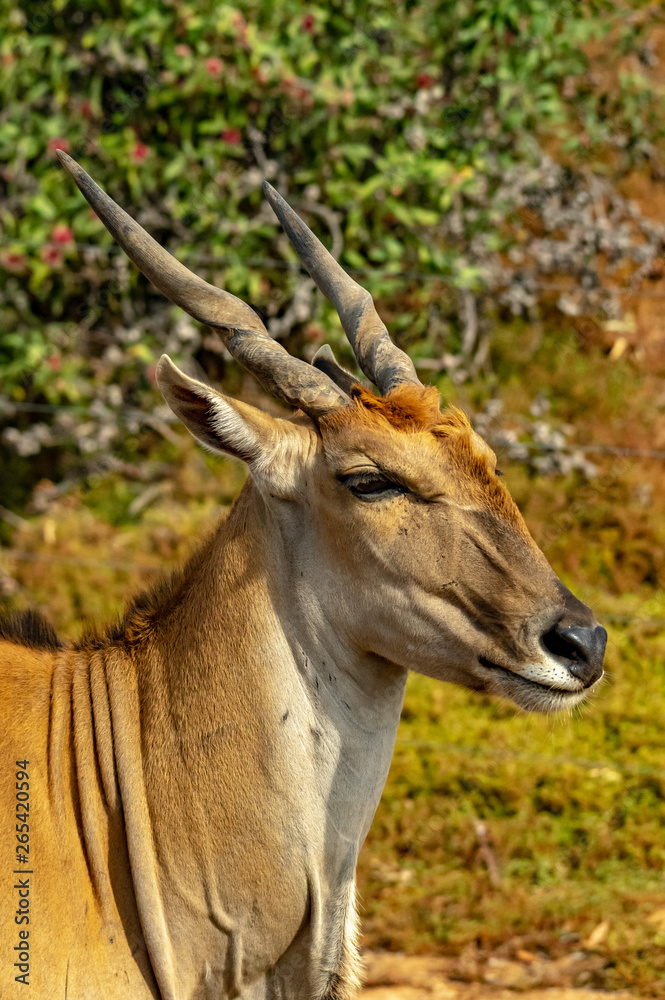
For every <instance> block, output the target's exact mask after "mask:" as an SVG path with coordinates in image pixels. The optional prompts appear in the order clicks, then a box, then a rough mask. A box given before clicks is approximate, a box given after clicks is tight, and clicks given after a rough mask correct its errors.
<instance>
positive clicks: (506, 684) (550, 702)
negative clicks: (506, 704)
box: [478, 656, 589, 712]
mask: <svg viewBox="0 0 665 1000" xmlns="http://www.w3.org/2000/svg"><path fill="white" fill-rule="evenodd" d="M478 662H479V663H480V665H481V667H483V668H484V671H488V672H489V673H490V676H489V677H487V678H486V683H487V686H488V688H490V689H494V691H495V693H496V694H502V695H505V696H507V697H509V698H511V699H512V700H513V701H514V702H516V704H518V705H519V706H520V707H521V708H526V709H527V710H528V711H531V712H556V711H558V710H559V709H562V708H573V707H574V706H575V705H578V704H579V703H580V702H581V701H583V700H584V698H586V697H587V695H588V693H589V688H584V687H582V686H580V687H579V688H570V687H558V686H557V685H556V684H555V683H551V682H547V681H544V682H543V681H537V680H534V679H532V678H529V677H525V676H524V675H522V674H518V673H515V671H514V670H509V669H508V668H507V667H502V666H501V665H500V664H498V663H493V662H492V660H488V659H487V657H486V656H479V657H478Z"/></svg>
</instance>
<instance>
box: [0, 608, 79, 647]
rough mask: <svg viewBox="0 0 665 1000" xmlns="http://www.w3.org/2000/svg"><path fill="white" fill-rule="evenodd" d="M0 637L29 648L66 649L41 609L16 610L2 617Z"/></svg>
mask: <svg viewBox="0 0 665 1000" xmlns="http://www.w3.org/2000/svg"><path fill="white" fill-rule="evenodd" d="M0 639H6V640H7V642H15V643H16V644H17V645H19V646H27V647H28V648H29V649H47V650H49V651H50V652H52V653H55V652H57V651H58V650H59V649H65V643H64V642H63V641H62V640H61V639H60V637H59V636H58V634H57V632H56V631H55V629H54V628H53V626H52V625H51V623H50V622H48V621H47V620H46V618H44V616H43V615H42V614H40V612H39V611H32V610H30V611H14V612H13V613H12V614H10V615H8V616H7V617H6V618H0Z"/></svg>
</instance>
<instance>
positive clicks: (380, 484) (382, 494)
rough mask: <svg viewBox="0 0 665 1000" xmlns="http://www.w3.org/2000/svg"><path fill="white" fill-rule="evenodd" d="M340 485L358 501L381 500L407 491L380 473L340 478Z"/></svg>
mask: <svg viewBox="0 0 665 1000" xmlns="http://www.w3.org/2000/svg"><path fill="white" fill-rule="evenodd" d="M340 479H341V482H342V485H344V486H346V487H347V489H349V490H350V491H351V492H352V493H353V495H354V496H355V497H358V498H359V499H360V500H381V499H385V498H386V497H388V496H391V495H393V496H397V495H398V494H399V493H406V492H407V489H406V487H405V486H402V484H401V483H396V482H395V481H394V480H392V479H388V477H387V476H382V475H381V474H380V473H371V472H366V473H364V474H356V475H351V476H342V477H340Z"/></svg>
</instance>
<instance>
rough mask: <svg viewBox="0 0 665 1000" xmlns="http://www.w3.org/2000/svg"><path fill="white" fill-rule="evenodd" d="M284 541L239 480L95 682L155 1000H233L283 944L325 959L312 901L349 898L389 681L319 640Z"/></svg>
mask: <svg viewBox="0 0 665 1000" xmlns="http://www.w3.org/2000/svg"><path fill="white" fill-rule="evenodd" d="M289 534H290V532H289V530H288V527H287V528H285V527H284V525H283V524H282V523H280V521H279V519H278V518H277V517H275V516H273V515H272V514H271V511H270V510H269V509H268V507H267V505H266V504H265V503H264V502H263V500H262V498H261V496H260V494H259V493H258V491H257V490H256V489H255V487H253V486H252V485H251V484H250V485H249V486H248V487H247V488H246V489H245V491H243V494H242V495H241V497H240V499H239V501H238V502H237V504H236V506H235V507H234V509H233V511H232V513H231V515H230V517H229V519H228V520H227V521H226V523H224V524H223V525H222V526H221V527H220V528H219V529H218V531H217V532H216V533H215V534H214V535H213V537H212V538H211V539H210V541H209V542H208V543H207V545H206V546H205V547H204V548H203V549H202V550H201V551H200V552H199V553H198V555H197V556H196V557H195V558H194V559H193V560H192V561H191V562H190V563H189V565H188V566H187V567H186V569H185V570H184V571H183V573H182V574H181V575H180V576H179V578H178V579H177V581H176V582H175V584H174V585H172V587H171V588H170V589H169V590H167V591H164V592H163V593H162V594H161V595H157V596H156V597H154V598H149V599H148V600H147V601H143V602H139V604H138V605H137V607H136V608H135V610H134V611H133V612H131V613H130V615H129V616H128V619H127V620H126V622H125V624H124V629H123V633H124V635H125V637H126V638H127V640H128V645H127V646H126V650H127V652H126V655H125V657H124V658H123V661H124V663H125V666H124V668H123V670H120V669H119V668H117V667H116V668H115V671H113V670H112V671H111V672H112V674H113V676H112V677H110V678H109V690H110V693H111V712H112V715H113V743H114V750H115V757H116V764H117V768H118V776H119V785H120V790H121V795H122V800H123V807H124V810H125V816H126V823H127V825H128V831H127V840H128V844H129V849H130V859H131V862H132V874H133V878H134V884H135V887H136V894H137V901H138V906H139V912H140V913H141V919H142V923H143V925H144V932H145V934H146V941H147V943H148V947H149V950H150V953H151V957H152V959H153V965H154V966H155V973H156V978H157V980H158V982H159V984H160V988H161V990H162V993H163V995H164V996H165V997H170V996H173V997H176V996H177V997H180V996H189V995H191V994H192V993H193V992H194V991H195V990H196V989H201V988H202V987H203V984H204V983H205V984H206V986H207V987H208V988H209V989H210V990H211V991H212V990H213V987H214V989H217V990H218V991H219V992H220V993H221V995H225V993H226V992H231V993H233V991H236V990H238V991H239V990H240V989H241V988H242V985H243V983H244V982H249V981H251V980H252V979H255V978H256V977H257V976H260V975H261V973H262V972H264V971H265V970H266V969H267V968H270V967H272V966H275V965H276V963H278V962H279V960H280V958H281V957H282V956H283V955H284V954H285V952H287V951H288V950H289V948H291V949H293V947H294V941H297V940H300V939H303V940H304V939H306V941H307V948H306V950H307V951H308V961H309V962H310V964H311V962H315V963H316V962H318V963H319V964H322V965H323V966H324V967H326V968H331V967H332V966H334V965H335V963H337V964H339V963H340V962H342V964H343V955H342V954H341V949H342V942H341V937H342V931H343V928H342V929H339V933H337V931H334V930H333V929H332V928H331V927H330V926H328V925H329V923H330V919H329V915H327V908H328V909H329V904H330V902H331V901H332V902H333V903H334V905H335V907H336V910H338V909H339V905H338V903H339V899H341V898H344V899H346V898H347V897H349V898H350V896H349V894H350V892H351V887H352V880H353V873H354V870H355V864H356V859H357V855H358V851H359V849H360V846H361V845H362V842H363V840H364V838H365V836H366V833H367V830H368V828H369V824H370V822H371V819H372V816H373V815H374V811H375V809H376V806H377V804H378V801H379V798H380V795H381V791H382V788H383V785H384V783H385V779H386V775H387V771H388V767H389V764H390V759H391V756H392V751H393V747H394V741H395V735H396V730H397V724H398V721H399V713H400V709H401V705H402V700H403V693H404V683H405V679H406V672H405V671H403V670H401V669H399V668H396V667H394V666H393V665H390V664H388V663H386V662H385V661H383V660H381V659H379V658H377V657H374V656H372V655H368V654H362V653H360V652H358V651H357V650H355V649H353V648H352V646H351V644H350V643H349V642H348V641H347V640H345V639H344V638H343V637H342V636H341V635H339V634H337V633H336V632H335V630H334V629H333V628H332V627H331V624H330V621H329V618H328V616H327V615H326V611H325V608H324V607H322V606H321V602H320V601H319V600H318V598H317V590H316V586H315V585H314V581H312V586H310V585H309V583H308V579H307V576H306V575H302V574H303V570H302V569H300V567H299V563H298V559H297V558H295V559H294V551H295V552H296V554H297V547H296V546H294V539H293V538H289V537H288V535H289ZM108 657H109V662H110V659H112V657H111V653H109V654H108ZM127 657H128V658H129V661H131V669H129V670H128V669H127V663H128V659H127ZM116 658H117V657H116ZM114 702H115V706H114ZM139 706H140V709H139ZM139 712H140V716H139ZM139 717H140V723H139ZM139 727H140V728H139ZM125 737H126V738H125ZM129 827H131V829H129ZM345 905H346V904H345ZM347 908H348V907H347ZM146 924H147V926H146ZM331 931H332V936H331ZM336 934H337V936H335V935H336ZM193 943H194V944H193ZM331 949H332V951H331ZM335 949H337V951H335ZM338 952H339V953H338ZM315 953H316V954H315ZM211 956H216V958H214V959H211ZM299 961H301V959H299ZM310 974H311V975H312V976H314V977H316V975H317V973H316V970H313V971H312V970H311V969H310ZM299 975H303V972H302V970H300V972H299ZM313 981H314V980H313Z"/></svg>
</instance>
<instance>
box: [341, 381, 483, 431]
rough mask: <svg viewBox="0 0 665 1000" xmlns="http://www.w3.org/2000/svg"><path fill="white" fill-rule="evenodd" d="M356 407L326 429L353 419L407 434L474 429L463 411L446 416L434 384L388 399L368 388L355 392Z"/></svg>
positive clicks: (394, 392) (406, 387)
mask: <svg viewBox="0 0 665 1000" xmlns="http://www.w3.org/2000/svg"><path fill="white" fill-rule="evenodd" d="M351 398H352V400H353V402H354V404H355V405H354V406H353V407H341V408H339V409H337V410H334V411H333V412H332V413H330V414H328V415H327V416H326V417H325V418H324V419H325V422H326V426H328V427H336V426H341V425H342V424H344V423H347V422H348V421H350V420H353V421H354V422H355V421H361V422H362V423H363V424H365V425H366V426H373V427H374V428H376V429H386V430H387V429H388V428H392V429H393V430H397V431H405V432H406V433H409V432H411V433H415V432H417V431H435V432H436V433H446V430H449V431H453V430H462V429H470V427H471V425H470V424H469V421H468V420H467V418H466V417H465V415H464V414H463V413H462V412H461V410H456V409H450V410H445V411H444V412H443V413H442V412H441V409H440V404H441V400H440V397H439V394H438V392H437V391H436V389H435V388H434V386H431V385H427V386H426V385H423V386H418V385H402V386H399V387H398V388H396V389H393V390H392V391H391V392H389V393H387V394H386V395H385V396H375V395H374V394H373V393H372V392H370V390H369V389H365V387H364V386H361V385H356V386H354V387H353V389H352V390H351Z"/></svg>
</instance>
